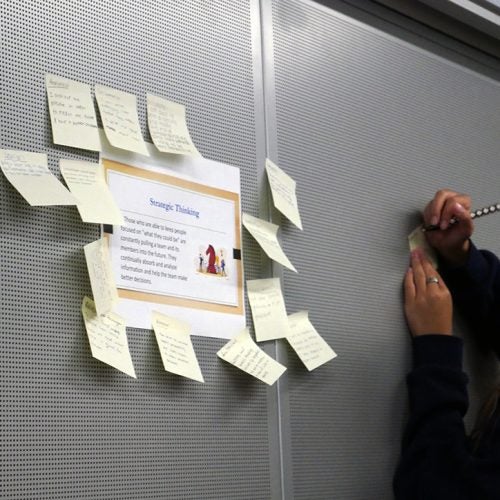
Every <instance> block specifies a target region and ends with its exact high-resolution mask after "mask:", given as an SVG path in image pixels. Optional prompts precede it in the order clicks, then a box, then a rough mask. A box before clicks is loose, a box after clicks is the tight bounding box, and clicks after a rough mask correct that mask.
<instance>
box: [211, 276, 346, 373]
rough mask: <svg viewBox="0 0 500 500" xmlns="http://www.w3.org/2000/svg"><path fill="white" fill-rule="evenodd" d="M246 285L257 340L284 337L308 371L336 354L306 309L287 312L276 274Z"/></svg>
mask: <svg viewBox="0 0 500 500" xmlns="http://www.w3.org/2000/svg"><path fill="white" fill-rule="evenodd" d="M247 289H248V301H249V303H250V308H251V310H252V319H253V325H254V329H255V338H256V340H257V342H262V341H267V340H277V339H282V338H285V339H286V340H287V341H288V343H289V344H290V345H291V346H292V348H293V349H294V351H295V352H296V354H297V355H298V357H299V358H300V360H301V361H302V362H303V363H304V365H305V366H306V368H307V369H308V370H309V371H311V370H314V369H316V368H318V367H319V366H321V365H323V364H325V363H327V362H328V361H330V360H332V359H333V358H335V357H336V356H337V354H336V353H335V352H334V351H333V349H332V348H331V347H330V346H329V345H328V344H327V343H326V341H325V340H324V339H323V338H322V337H321V336H320V334H319V333H318V332H317V331H316V329H315V328H314V326H313V325H312V324H311V322H310V321H309V315H308V312H307V311H299V312H297V313H295V314H291V315H290V316H287V312H286V307H285V301H284V298H283V293H282V291H281V285H280V280H279V279H278V278H266V279H258V280H249V281H247ZM219 356H220V354H219ZM223 359H226V358H223ZM226 360H227V361H230V359H226ZM230 362H231V361H230ZM237 366H238V365H237ZM245 371H248V370H245Z"/></svg>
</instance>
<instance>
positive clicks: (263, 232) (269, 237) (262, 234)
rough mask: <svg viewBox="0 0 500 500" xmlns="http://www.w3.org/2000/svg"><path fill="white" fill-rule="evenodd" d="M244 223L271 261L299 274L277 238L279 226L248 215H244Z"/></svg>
mask: <svg viewBox="0 0 500 500" xmlns="http://www.w3.org/2000/svg"><path fill="white" fill-rule="evenodd" d="M242 222H243V225H244V226H245V227H246V228H247V230H248V232H249V233H250V234H251V235H252V236H253V237H254V238H255V239H256V240H257V243H258V244H259V245H260V246H261V247H262V250H264V252H266V254H267V256H268V257H269V258H270V259H272V260H274V261H276V262H278V263H279V264H281V265H283V266H285V267H287V268H288V269H291V270H292V271H295V272H297V269H295V267H294V266H293V264H292V263H291V262H290V261H289V260H288V257H287V256H286V255H285V252H283V249H282V248H281V245H280V244H279V241H278V237H277V234H278V226H277V225H276V224H272V223H271V222H266V221H265V220H262V219H258V218H257V217H253V216H252V215H249V214H246V213H243V217H242Z"/></svg>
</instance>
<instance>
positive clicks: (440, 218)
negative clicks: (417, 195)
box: [424, 189, 471, 229]
mask: <svg viewBox="0 0 500 500" xmlns="http://www.w3.org/2000/svg"><path fill="white" fill-rule="evenodd" d="M458 207H462V208H463V211H462V210H461V209H460V208H458ZM470 208H471V198H470V196H468V195H466V194H461V193H457V192H456V191H452V190H451V189H441V190H440V191H438V192H437V193H436V194H435V195H434V198H433V199H432V200H431V201H430V202H429V203H428V204H427V206H426V207H425V209H424V221H425V224H426V225H433V226H436V225H439V226H440V228H441V229H446V228H447V227H448V225H449V222H450V220H451V219H452V218H453V217H454V216H455V217H457V218H459V217H460V218H463V217H464V215H465V214H469V213H470ZM469 217H470V215H469Z"/></svg>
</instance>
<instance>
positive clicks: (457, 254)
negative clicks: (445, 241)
mask: <svg viewBox="0 0 500 500" xmlns="http://www.w3.org/2000/svg"><path fill="white" fill-rule="evenodd" d="M469 250H470V240H469V239H466V240H465V241H464V242H463V243H462V244H461V245H460V246H458V247H456V248H448V249H444V250H441V252H440V253H441V256H442V257H443V259H444V260H445V261H446V263H447V264H448V265H450V266H453V267H460V266H463V265H464V264H465V263H466V262H467V257H468V255H469Z"/></svg>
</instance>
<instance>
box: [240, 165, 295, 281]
mask: <svg viewBox="0 0 500 500" xmlns="http://www.w3.org/2000/svg"><path fill="white" fill-rule="evenodd" d="M266 172H267V178H268V181H269V186H270V188H271V194H272V197H273V203H274V206H275V207H276V208H277V209H278V210H279V211H280V212H281V213H282V214H283V215H284V216H285V217H287V218H288V219H289V220H290V221H291V222H292V223H293V224H295V225H296V226H297V227H298V228H299V229H302V221H301V218H300V213H299V205H298V202H297V195H296V182H295V181H294V180H293V179H292V178H291V177H290V176H289V175H288V174H286V173H285V172H284V171H283V170H282V169H281V168H279V167H278V165H276V164H275V163H273V162H272V161H271V160H269V158H267V159H266ZM242 223H243V226H245V228H246V229H247V231H248V232H249V233H250V234H251V235H252V236H253V237H254V239H255V240H256V241H257V243H258V244H259V245H260V247H261V248H262V250H264V252H265V253H266V255H267V256H268V257H269V258H270V259H272V260H274V261H275V262H278V264H281V265H282V266H284V267H286V268H287V269H290V270H291V271H295V272H297V269H295V266H294V265H293V264H292V263H291V262H290V260H289V259H288V257H287V256H286V254H285V252H284V251H283V249H282V248H281V245H280V242H279V241H278V229H279V226H278V225H276V224H273V223H271V222H268V221H265V220H262V219H259V218H257V217H254V216H253V215H249V214H246V213H243V216H242Z"/></svg>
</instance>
